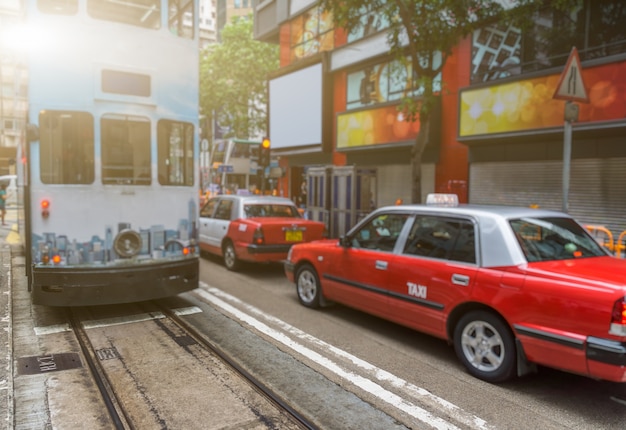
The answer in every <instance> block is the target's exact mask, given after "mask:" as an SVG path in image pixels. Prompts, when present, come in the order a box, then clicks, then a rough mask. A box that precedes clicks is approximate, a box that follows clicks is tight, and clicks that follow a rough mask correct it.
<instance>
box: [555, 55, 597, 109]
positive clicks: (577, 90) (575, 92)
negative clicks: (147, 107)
mask: <svg viewBox="0 0 626 430" xmlns="http://www.w3.org/2000/svg"><path fill="white" fill-rule="evenodd" d="M582 71H583V68H582V66H581V65H580V58H579V57H578V50H577V49H576V47H575V46H574V47H573V48H572V52H571V53H570V54H569V58H568V59H567V64H565V69H563V73H561V78H560V79H559V83H558V84H557V86H556V91H555V92H554V96H552V98H555V99H560V100H571V101H577V102H584V103H589V97H588V96H587V90H586V89H585V83H584V82H583V73H582Z"/></svg>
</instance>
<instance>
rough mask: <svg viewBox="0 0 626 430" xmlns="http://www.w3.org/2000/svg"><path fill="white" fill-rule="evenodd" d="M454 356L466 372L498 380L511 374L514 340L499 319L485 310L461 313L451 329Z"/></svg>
mask: <svg viewBox="0 0 626 430" xmlns="http://www.w3.org/2000/svg"><path fill="white" fill-rule="evenodd" d="M454 349H455V351H456V355H457V356H458V357H459V359H460V360H461V362H462V363H463V364H464V365H465V367H466V368H467V369H468V371H469V373H471V374H472V375H474V376H475V377H477V378H480V379H482V380H485V381H488V382H502V381H505V380H507V379H510V378H512V377H513V376H514V374H515V368H516V360H517V359H516V354H515V341H514V339H513V334H512V333H511V330H510V329H509V327H508V326H507V325H506V323H505V322H504V321H502V319H501V318H499V317H498V316H497V315H495V314H493V313H491V312H487V311H474V312H470V313H468V314H467V315H465V316H463V318H461V319H460V320H459V323H458V324H457V326H456V328H455V330H454Z"/></svg>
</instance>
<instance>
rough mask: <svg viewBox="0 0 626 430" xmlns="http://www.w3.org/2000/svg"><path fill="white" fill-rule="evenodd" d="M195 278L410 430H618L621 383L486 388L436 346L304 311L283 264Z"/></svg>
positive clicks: (540, 376)
mask: <svg viewBox="0 0 626 430" xmlns="http://www.w3.org/2000/svg"><path fill="white" fill-rule="evenodd" d="M201 279H202V281H203V288H202V290H201V291H200V293H199V297H201V298H202V300H206V301H209V302H210V303H211V304H212V305H213V306H215V308H216V309H218V310H219V311H220V312H223V313H224V314H226V315H229V317H230V318H234V319H237V318H238V317H236V316H233V315H232V314H231V312H233V311H232V310H231V311H229V310H228V307H229V306H231V307H234V308H235V309H237V310H238V311H239V312H241V313H242V314H243V315H248V316H251V317H253V318H254V319H255V320H256V321H260V322H262V323H264V324H268V325H270V326H271V327H276V330H279V331H280V332H281V333H286V334H287V335H288V336H289V337H290V339H294V341H295V342H297V343H298V344H299V345H300V344H301V345H300V346H294V347H289V346H285V344H284V343H283V344H281V342H280V341H276V340H273V341H274V342H276V343H277V344H278V345H279V347H281V348H286V350H288V351H290V353H291V354H293V356H294V357H296V358H297V359H298V360H301V361H302V362H304V363H306V364H307V365H308V366H310V367H311V368H313V369H315V370H316V371H318V372H320V373H321V374H322V375H324V376H325V377H327V378H328V379H330V380H332V381H334V382H336V383H337V384H338V385H340V386H342V387H343V388H345V389H346V390H349V391H351V392H353V393H355V394H356V395H357V396H358V397H359V398H361V399H363V400H364V401H367V402H370V403H371V404H373V405H374V406H375V407H376V408H378V409H380V410H381V411H384V412H385V413H386V414H389V415H391V416H393V417H394V418H396V420H398V422H400V423H402V424H405V425H406V426H408V427H411V428H422V427H428V426H431V425H435V426H436V425H437V422H438V421H437V419H439V418H441V419H443V420H444V421H446V422H449V423H450V424H451V425H456V426H458V427H460V428H463V427H465V426H467V427H468V428H502V429H539V428H540V429H563V428H569V429H581V430H582V429H590V428H597V429H600V428H601V429H622V428H623V427H624V420H625V419H626V384H616V383H609V382H603V381H595V380H591V379H589V378H585V377H582V376H577V375H572V374H568V373H564V372H559V371H556V370H552V369H546V368H540V369H539V371H538V373H537V374H533V375H529V376H527V377H524V378H520V379H517V380H514V381H512V382H508V383H505V384H501V385H494V384H489V383H486V382H483V381H480V380H477V379H475V378H473V377H472V376H470V375H469V374H467V373H466V372H465V369H464V368H463V367H462V366H461V364H460V363H459V362H458V361H457V358H456V356H455V354H454V351H453V349H452V347H451V346H449V345H447V343H446V342H444V341H442V340H439V339H435V338H432V337H430V336H426V335H423V334H420V333H417V332H415V331H412V330H409V329H406V328H404V327H401V326H398V325H396V324H392V323H389V322H386V321H384V320H381V319H379V318H376V317H372V316H369V315H367V314H364V313H362V312H358V311H355V310H352V309H349V308H347V307H344V306H340V305H335V306H332V307H330V308H326V309H323V310H321V311H316V310H311V309H307V308H305V307H303V306H301V305H300V304H299V303H298V300H297V296H296V293H295V287H294V286H293V285H292V284H290V283H289V282H287V280H286V278H285V277H284V273H283V270H282V267H281V266H280V265H273V266H247V267H246V268H245V269H244V270H243V271H241V272H239V273H232V272H228V271H227V270H226V269H225V268H224V267H223V265H222V264H221V262H220V261H219V260H218V259H215V258H211V257H210V258H206V259H204V260H203V261H202V262H201ZM241 318H244V317H241ZM242 324H244V325H246V326H250V323H246V322H242ZM254 324H256V323H252V326H251V327H249V328H250V329H251V330H252V331H259V329H258V328H256V327H255V326H254ZM310 351H313V352H316V353H317V354H312V353H311V352H310ZM335 365H336V366H338V367H340V368H341V369H342V370H341V371H338V370H337V369H336V368H335V367H334V366H335ZM355 375H356V376H355ZM357 377H358V378H364V379H367V380H368V381H369V382H367V383H364V382H363V381H360V380H358V378H357ZM355 381H356V382H355ZM394 396H395V397H394ZM407 405H409V406H407ZM433 423H434V424H433Z"/></svg>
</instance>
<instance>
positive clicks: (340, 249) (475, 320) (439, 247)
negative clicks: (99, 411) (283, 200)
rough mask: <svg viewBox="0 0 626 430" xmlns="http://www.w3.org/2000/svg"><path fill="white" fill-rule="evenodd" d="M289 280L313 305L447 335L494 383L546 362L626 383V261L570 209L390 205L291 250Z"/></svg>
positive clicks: (474, 370) (472, 369) (475, 370)
mask: <svg viewBox="0 0 626 430" xmlns="http://www.w3.org/2000/svg"><path fill="white" fill-rule="evenodd" d="M285 273H286V275H287V277H288V279H289V280H290V281H291V282H294V283H295V285H296V291H297V295H298V298H299V300H300V302H301V303H302V304H303V305H304V306H307V307H310V308H318V307H320V306H324V305H326V304H329V303H331V302H337V303H341V304H344V305H347V306H350V307H353V308H356V309H359V310H362V311H365V312H368V313H371V314H373V315H377V316H379V317H382V318H385V319H388V320H390V321H394V322H396V323H398V324H402V325H405V326H407V327H410V328H413V329H415V330H419V331H421V332H424V333H428V334H430V335H433V336H436V337H439V338H442V339H445V340H447V341H448V342H449V343H450V344H452V345H453V346H454V350H455V352H456V354H457V356H458V358H459V360H460V361H461V362H462V363H463V365H464V366H465V367H466V368H467V369H468V371H469V373H471V374H472V375H474V376H475V377H478V378H480V379H483V380H486V381H490V382H500V381H504V380H507V379H510V378H512V377H514V376H516V375H517V376H521V375H523V374H526V373H529V372H531V371H534V370H536V366H537V365H543V366H547V367H552V368H556V369H561V370H564V371H568V372H572V373H577V374H581V375H586V376H589V377H592V378H596V379H604V380H609V381H616V382H626V260H622V259H618V258H615V257H614V256H612V255H609V254H608V253H607V252H606V251H605V249H604V248H602V247H601V246H600V245H598V243H597V242H596V241H595V240H594V239H593V238H592V237H591V236H590V235H589V234H588V233H587V231H586V230H585V229H584V228H583V227H582V226H581V225H580V224H579V223H577V222H576V221H575V220H574V219H572V218H571V217H570V216H568V215H566V214H564V213H561V212H553V211H547V210H538V209H530V208H515V207H502V206H474V205H457V206H455V207H438V206H428V205H405V206H391V207H385V208H381V209H378V210H376V211H374V212H373V213H371V214H370V215H369V216H368V217H367V218H366V219H364V220H363V221H361V222H360V223H359V224H358V225H356V226H355V227H354V228H353V229H352V230H351V231H349V232H348V233H347V234H346V235H345V236H343V237H341V238H340V239H338V240H337V239H334V240H330V239H327V240H323V241H318V242H314V243H308V244H299V245H296V246H294V247H292V248H291V250H290V251H289V255H288V257H287V261H286V262H285Z"/></svg>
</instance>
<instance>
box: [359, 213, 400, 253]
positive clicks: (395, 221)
mask: <svg viewBox="0 0 626 430" xmlns="http://www.w3.org/2000/svg"><path fill="white" fill-rule="evenodd" d="M408 217H409V216H408V215H406V214H380V215H378V216H377V217H375V218H373V219H371V220H370V221H369V222H367V223H366V224H364V225H363V226H362V227H361V228H360V229H359V230H358V231H357V232H356V233H355V234H354V235H352V237H351V243H352V247H353V248H366V249H374V250H377V251H385V252H392V251H393V248H394V247H395V246H396V242H397V241H398V237H399V236H400V232H401V231H402V227H404V223H405V222H406V220H407V218H408Z"/></svg>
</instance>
